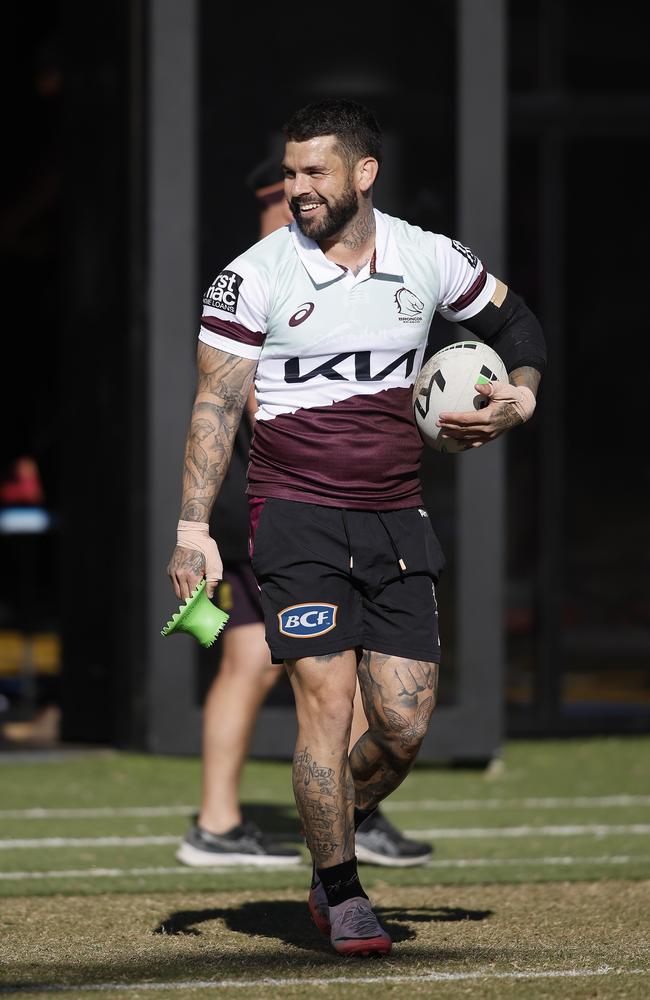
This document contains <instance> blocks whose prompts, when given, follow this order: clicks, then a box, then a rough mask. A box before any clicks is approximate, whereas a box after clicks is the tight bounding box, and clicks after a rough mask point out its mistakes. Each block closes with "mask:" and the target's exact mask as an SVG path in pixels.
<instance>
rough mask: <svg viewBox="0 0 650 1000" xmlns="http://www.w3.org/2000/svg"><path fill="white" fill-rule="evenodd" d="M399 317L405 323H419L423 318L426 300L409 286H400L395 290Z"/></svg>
mask: <svg viewBox="0 0 650 1000" xmlns="http://www.w3.org/2000/svg"><path fill="white" fill-rule="evenodd" d="M395 302H396V303H397V312H398V313H399V316H398V319H400V320H401V321H402V322H403V323H418V322H419V321H420V320H421V319H422V311H423V310H424V302H422V301H421V300H420V299H419V298H418V297H417V295H416V294H415V292H412V291H411V290H410V289H409V288H404V287H402V288H398V289H397V291H396V292H395Z"/></svg>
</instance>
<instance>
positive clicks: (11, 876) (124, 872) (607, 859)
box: [0, 854, 650, 882]
mask: <svg viewBox="0 0 650 1000" xmlns="http://www.w3.org/2000/svg"><path fill="white" fill-rule="evenodd" d="M635 862H636V863H642V864H649V863H650V855H646V854H638V855H635V854H601V855H598V856H591V857H585V856H583V857H571V856H569V855H561V856H559V857H545V858H449V859H448V860H446V861H438V860H436V861H428V862H427V864H426V865H423V866H422V867H425V868H437V869H444V868H519V867H529V866H538V867H539V866H542V867H555V866H564V867H567V868H569V867H571V866H575V865H627V864H634V863H635ZM271 870H272V871H274V872H275V871H285V872H286V871H288V869H287V866H286V865H271V864H269V865H264V866H261V865H237V866H236V867H234V866H233V865H222V866H221V867H220V866H218V865H214V866H207V865H206V866H201V867H200V868H188V867H186V866H185V865H180V866H176V867H170V868H163V867H150V868H76V869H75V868H72V869H68V870H61V869H59V870H53V871H32V872H0V881H5V882H12V881H13V882H21V881H25V880H28V879H51V878H68V879H73V878H139V877H143V876H149V875H204V874H207V875H225V874H229V873H232V872H260V873H264V872H267V871H271ZM310 870H311V866H308V865H292V866H291V871H292V872H304V871H310Z"/></svg>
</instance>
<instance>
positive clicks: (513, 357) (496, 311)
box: [463, 289, 546, 374]
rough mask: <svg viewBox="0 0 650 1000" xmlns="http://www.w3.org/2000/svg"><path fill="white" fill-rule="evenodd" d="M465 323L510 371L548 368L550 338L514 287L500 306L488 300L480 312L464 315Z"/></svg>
mask: <svg viewBox="0 0 650 1000" xmlns="http://www.w3.org/2000/svg"><path fill="white" fill-rule="evenodd" d="M463 326H465V327H467V329H468V330H469V331H470V332H471V333H474V334H476V336H477V337H480V338H481V340H484V341H485V342H486V344H489V345H490V347H493V348H494V350H495V351H496V352H497V354H499V355H500V356H501V357H502V358H503V363H504V365H505V366H506V369H507V370H508V372H512V371H514V370H515V368H535V369H536V370H537V371H538V372H540V374H542V373H543V372H544V368H545V367H546V341H545V340H544V333H543V331H542V328H541V326H540V323H539V320H538V319H537V317H536V316H535V314H534V313H532V312H531V311H530V309H529V308H528V306H527V305H526V303H525V302H524V301H523V299H520V298H519V296H518V295H515V293H514V292H511V291H510V289H508V291H507V292H506V297H505V299H504V300H503V302H502V303H501V305H500V306H495V304H494V302H488V304H487V305H486V306H485V307H484V308H483V309H481V311H480V312H479V313H477V314H476V316H472V317H471V318H470V319H464V320H463Z"/></svg>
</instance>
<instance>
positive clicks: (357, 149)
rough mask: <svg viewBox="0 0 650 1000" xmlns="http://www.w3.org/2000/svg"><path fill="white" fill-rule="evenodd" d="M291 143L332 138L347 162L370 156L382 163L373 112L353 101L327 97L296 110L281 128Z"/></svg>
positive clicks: (379, 134) (378, 133) (380, 143)
mask: <svg viewBox="0 0 650 1000" xmlns="http://www.w3.org/2000/svg"><path fill="white" fill-rule="evenodd" d="M282 131H283V132H284V135H285V137H286V139H287V140H289V141H290V142H306V141H307V140H308V139H316V138H318V137H319V136H321V135H333V136H335V137H336V144H337V146H338V147H339V149H340V150H341V152H342V154H343V156H344V157H345V159H346V160H347V161H348V163H350V164H352V163H356V161H357V160H360V159H361V157H362V156H372V157H374V159H375V160H377V162H378V163H381V156H382V137H381V129H380V128H379V125H378V124H377V119H376V118H375V116H374V114H373V113H372V111H370V110H369V109H368V108H366V107H364V105H363V104H357V103H356V101H346V100H338V99H336V98H326V99H325V100H322V101H314V102H313V103H312V104H307V105H306V106H305V107H304V108H300V110H299V111H295V112H294V113H293V114H292V115H291V117H290V118H289V120H288V121H287V122H285V124H284V127H283V129H282Z"/></svg>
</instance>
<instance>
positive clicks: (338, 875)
mask: <svg viewBox="0 0 650 1000" xmlns="http://www.w3.org/2000/svg"><path fill="white" fill-rule="evenodd" d="M318 877H319V878H320V880H321V882H322V883H323V888H324V890H325V894H326V896H327V902H328V903H329V905H330V906H337V905H338V903H344V902H345V900H346V899H352V897H353V896H363V898H364V899H367V898H368V897H367V896H366V894H365V892H364V891H363V889H362V888H361V882H360V881H359V876H358V874H357V859H356V858H350V860H349V861H343V862H341V864H340V865H332V867H331V868H319V869H318Z"/></svg>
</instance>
